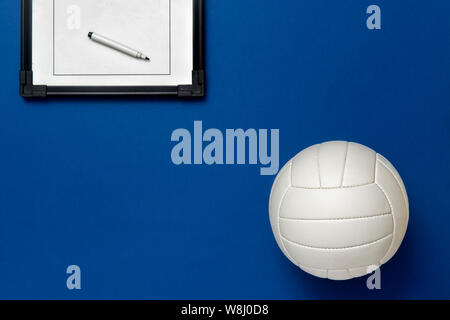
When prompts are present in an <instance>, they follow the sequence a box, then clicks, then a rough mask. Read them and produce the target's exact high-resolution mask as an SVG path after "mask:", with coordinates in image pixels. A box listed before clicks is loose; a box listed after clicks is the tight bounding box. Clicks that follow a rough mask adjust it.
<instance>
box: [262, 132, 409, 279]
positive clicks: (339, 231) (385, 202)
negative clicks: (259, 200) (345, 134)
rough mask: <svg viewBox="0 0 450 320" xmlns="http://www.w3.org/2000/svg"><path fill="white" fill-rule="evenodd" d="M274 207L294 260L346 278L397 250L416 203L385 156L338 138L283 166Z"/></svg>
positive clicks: (282, 242) (315, 271) (279, 233)
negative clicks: (411, 202) (411, 210)
mask: <svg viewBox="0 0 450 320" xmlns="http://www.w3.org/2000/svg"><path fill="white" fill-rule="evenodd" d="M269 213H270V223H271V226H272V230H273V233H274V236H275V240H276V242H277V243H278V246H279V247H280V249H281V251H282V252H283V253H284V255H285V256H286V257H287V258H288V259H289V260H290V261H291V262H292V263H294V264H295V265H297V266H298V267H299V268H301V269H302V270H304V271H306V272H307V273H309V274H312V275H314V276H317V277H320V278H328V279H332V280H347V279H351V278H356V277H361V276H364V275H366V274H368V273H369V272H371V271H373V269H370V268H373V267H374V266H377V267H379V266H381V265H383V264H385V263H386V262H387V261H388V260H390V259H391V258H392V257H393V256H394V254H395V253H396V252H397V250H398V248H399V247H400V245H401V243H402V241H403V238H404V236H405V233H406V229H407V225H408V219H409V203H408V196H407V193H406V189H405V186H404V184H403V181H402V179H401V177H400V175H399V173H398V172H397V170H396V169H395V168H394V166H393V165H392V164H391V163H390V162H389V161H388V160H387V159H386V158H384V157H383V156H381V155H380V154H378V153H376V152H375V151H373V150H372V149H370V148H368V147H365V146H363V145H361V144H357V143H349V142H342V141H333V142H327V143H323V144H320V145H314V146H312V147H310V148H307V149H305V150H303V151H302V152H300V153H299V154H298V155H297V156H295V157H294V158H293V159H292V160H290V161H289V162H288V163H287V164H286V165H285V166H284V167H283V168H282V169H281V171H280V172H279V174H278V176H277V177H276V179H275V182H274V184H273V187H272V191H271V194H270V201H269Z"/></svg>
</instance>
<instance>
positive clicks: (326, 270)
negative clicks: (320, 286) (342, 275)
mask: <svg viewBox="0 0 450 320" xmlns="http://www.w3.org/2000/svg"><path fill="white" fill-rule="evenodd" d="M370 266H371V265H370V264H369V265H367V266H357V267H350V268H348V270H353V269H361V268H365V269H366V270H367V268H368V267H370ZM298 267H299V268H305V269H312V270H317V271H325V272H327V278H328V271H342V270H345V269H323V268H317V267H309V266H305V265H302V264H299V265H298ZM378 268H381V264H380V265H378ZM366 274H369V273H366ZM352 277H353V278H354V277H355V275H352Z"/></svg>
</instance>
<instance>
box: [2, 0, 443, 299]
mask: <svg viewBox="0 0 450 320" xmlns="http://www.w3.org/2000/svg"><path fill="white" fill-rule="evenodd" d="M206 2H207V6H206V20H207V21H206V22H207V32H206V44H207V45H206V47H207V48H206V52H207V58H206V68H207V76H208V83H207V84H208V88H207V89H208V91H207V97H206V98H205V99H204V100H196V101H182V100H172V99H146V98H140V99H129V98H106V99H105V98H64V99H48V100H43V101H25V100H23V99H22V98H21V97H20V96H19V91H18V90H19V87H18V82H19V80H18V74H19V69H20V61H19V59H20V57H19V56H20V54H19V53H20V24H19V21H20V16H19V13H20V10H19V1H1V3H0V26H1V30H2V31H3V32H2V42H3V44H4V47H3V49H2V50H1V51H0V61H1V65H2V68H1V69H2V70H1V72H2V75H1V77H0V90H1V91H0V93H1V102H0V298H30V299H36V298H37V299H45V298H58V299H85V298H87V299H91V298H102V299H109V298H113V299H231V298H233V299H316V298H332V299H342V298H386V299H391V298H450V253H449V252H450V250H449V249H448V246H449V244H450V243H449V242H450V236H449V232H448V225H449V223H450V216H449V214H450V196H449V191H450V165H449V164H450V151H449V138H450V72H449V71H450V19H449V12H450V2H449V1H444V0H441V1H437V0H430V1H411V0H410V1H380V0H377V1H357V0H352V1H331V0H328V1H321V0H319V1H298V0H285V1H273V0H239V1H238V0H233V1H231V0H229V1H214V0H206ZM370 4H377V5H379V6H380V7H381V9H382V30H381V31H369V30H368V29H367V28H366V26H365V21H366V18H367V15H366V13H365V11H366V8H367V7H368V6H369V5H370ZM194 120H202V121H203V126H204V128H205V129H206V128H219V129H221V130H225V129H226V128H245V129H247V128H269V129H270V128H279V129H280V148H281V149H280V159H281V162H282V163H285V162H286V161H288V160H289V159H290V158H291V157H293V156H294V155H295V154H296V153H297V152H299V151H300V150H302V149H303V148H305V147H307V146H310V145H312V144H315V143H319V142H323V141H328V140H335V139H343V140H350V141H355V142H360V143H363V144H365V145H368V146H370V147H372V148H373V149H375V150H377V151H378V152H380V153H381V154H383V155H384V156H386V157H387V158H388V159H390V160H391V162H392V163H393V164H394V165H395V166H396V167H397V169H398V170H399V172H400V173H401V175H402V177H403V179H404V182H405V184H406V187H407V190H408V194H409V197H410V204H411V213H410V214H411V219H410V225H409V229H408V232H407V235H406V238H405V241H404V244H403V245H402V247H401V249H400V250H399V252H398V254H397V255H396V256H395V257H394V259H392V260H391V261H390V262H389V263H388V264H387V265H385V266H383V268H382V286H383V289H382V290H380V291H369V290H367V289H366V286H365V281H366V278H361V279H355V280H350V281H345V282H333V281H328V280H322V279H318V278H314V277H312V276H309V275H307V274H306V273H304V272H302V271H300V270H298V269H297V268H296V267H295V266H294V265H292V264H291V263H290V262H289V261H288V260H287V259H286V258H285V257H284V256H283V255H282V253H281V251H280V250H279V249H278V247H277V246H276V243H275V241H274V239H273V236H272V232H271V229H270V225H269V219H268V198H269V192H270V187H271V185H272V183H273V180H274V177H262V176H260V175H259V166H212V167H209V166H180V167H177V166H175V165H173V164H172V162H171V159H170V152H171V148H172V147H173V145H174V144H173V143H171V142H170V135H171V133H172V131H173V130H174V129H177V128H187V129H190V130H192V128H193V121H194ZM71 264H77V265H79V266H80V267H81V268H82V287H83V289H82V290H81V291H69V290H67V288H66V277H67V275H66V273H65V271H66V268H67V266H68V265H71Z"/></svg>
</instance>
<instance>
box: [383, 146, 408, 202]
mask: <svg viewBox="0 0 450 320" xmlns="http://www.w3.org/2000/svg"><path fill="white" fill-rule="evenodd" d="M378 156H379V155H378V154H377V162H379V163H381V164H382V165H383V167H385V168H386V169H387V170H388V171H389V172H390V173H391V174H392V176H393V177H394V179H395V181H397V184H398V186H399V188H400V191H401V192H402V195H403V200H404V201H405V205H406V207H408V203H407V200H406V199H408V195H407V194H406V189H405V188H404V185H403V183H401V182H400V180H398V178H397V174H396V173H395V172H394V171H392V170H391V168H389V167H388V166H387V165H386V164H385V163H384V162H383V161H381V160H380V159H379V158H378Z"/></svg>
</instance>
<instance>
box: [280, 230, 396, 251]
mask: <svg viewBox="0 0 450 320" xmlns="http://www.w3.org/2000/svg"><path fill="white" fill-rule="evenodd" d="M280 236H281V239H282V240H284V241H287V242H290V243H292V244H294V245H297V246H300V247H305V248H310V249H317V250H330V251H332V250H333V251H334V250H347V249H355V248H360V247H366V246H369V245H371V244H374V243H377V242H381V241H383V240H385V239H387V238H389V237H392V232H391V233H389V234H388V235H386V236H384V237H382V238H380V239H377V240H374V241H370V242H366V243H363V244H358V245H357V246H349V247H340V248H322V247H313V246H308V245H305V244H301V243H298V242H295V241H292V240H289V239H288V238H286V237H284V236H282V235H280Z"/></svg>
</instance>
